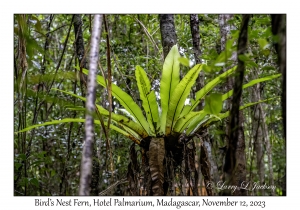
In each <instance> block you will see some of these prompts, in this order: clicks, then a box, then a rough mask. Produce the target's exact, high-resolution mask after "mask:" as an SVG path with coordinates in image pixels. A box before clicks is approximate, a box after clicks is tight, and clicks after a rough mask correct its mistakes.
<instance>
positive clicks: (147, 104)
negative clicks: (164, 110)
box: [135, 66, 160, 134]
mask: <svg viewBox="0 0 300 210" xmlns="http://www.w3.org/2000/svg"><path fill="white" fill-rule="evenodd" d="M135 77H136V81H137V85H138V88H139V92H140V98H141V100H142V101H143V108H144V110H145V112H146V116H147V121H148V124H149V126H150V130H151V132H152V133H153V134H155V130H157V128H158V127H159V123H160V121H159V114H158V105H157V102H156V96H155V92H154V91H151V85H150V81H149V79H148V77H147V75H146V72H145V71H144V69H143V68H142V67H140V66H136V70H135ZM153 125H155V126H157V127H155V128H154V126H153Z"/></svg>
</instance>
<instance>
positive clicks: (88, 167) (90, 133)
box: [79, 15, 102, 195]
mask: <svg viewBox="0 0 300 210" xmlns="http://www.w3.org/2000/svg"><path fill="white" fill-rule="evenodd" d="M101 25H102V15H95V17H94V25H93V31H92V38H91V51H90V65H89V75H88V87H87V99H86V110H87V113H86V118H85V141H84V147H83V152H82V158H81V171H80V186H79V195H90V184H91V176H92V173H91V172H92V161H93V141H94V119H93V116H92V115H93V113H95V99H96V97H95V96H96V84H97V83H96V75H97V74H96V73H97V63H98V57H99V44H100V43H99V42H100V37H101Z"/></svg>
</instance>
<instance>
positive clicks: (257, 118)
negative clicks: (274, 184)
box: [252, 84, 265, 196]
mask: <svg viewBox="0 0 300 210" xmlns="http://www.w3.org/2000/svg"><path fill="white" fill-rule="evenodd" d="M259 87H260V85H259V84H257V85H256V86H255V88H254V91H253V94H252V95H253V100H252V101H260V100H261V99H260V91H259V89H260V88H259ZM264 114H265V113H264V112H261V109H260V108H259V105H257V106H256V107H255V108H254V109H253V118H252V119H253V121H252V125H253V136H254V149H255V152H256V167H257V170H258V177H259V183H260V184H264V183H265V164H264V142H263V131H262V120H261V119H262V116H263V115H264ZM260 193H261V195H262V196H264V195H265V190H264V189H260Z"/></svg>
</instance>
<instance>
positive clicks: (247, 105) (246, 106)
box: [199, 97, 279, 129]
mask: <svg viewBox="0 0 300 210" xmlns="http://www.w3.org/2000/svg"><path fill="white" fill-rule="evenodd" d="M276 98H279V97H274V98H269V99H265V100H260V101H257V102H253V103H248V104H245V105H244V106H240V110H243V109H246V108H248V107H250V106H253V105H256V104H259V103H264V102H268V101H271V100H274V99H276ZM228 116H229V111H227V112H225V113H220V114H218V115H217V116H215V117H213V118H211V119H209V120H208V121H207V122H205V123H204V124H202V125H201V127H200V128H199V129H201V128H202V129H206V128H208V127H209V126H211V125H213V124H214V123H216V122H218V121H220V119H221V120H222V119H224V118H226V117H228Z"/></svg>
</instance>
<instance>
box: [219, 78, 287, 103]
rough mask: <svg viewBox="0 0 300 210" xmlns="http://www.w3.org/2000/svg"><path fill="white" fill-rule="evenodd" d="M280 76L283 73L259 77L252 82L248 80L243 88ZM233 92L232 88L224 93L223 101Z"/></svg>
mask: <svg viewBox="0 0 300 210" xmlns="http://www.w3.org/2000/svg"><path fill="white" fill-rule="evenodd" d="M280 76H281V74H275V75H270V76H267V77H263V78H259V79H254V80H251V81H250V82H248V83H247V84H245V85H243V87H242V88H243V89H246V88H248V87H251V86H253V85H255V84H257V83H260V82H265V81H268V80H272V79H276V78H278V77H280ZM232 94H233V90H230V91H228V92H227V93H225V94H223V95H222V101H225V100H226V99H227V98H229V97H230V96H232Z"/></svg>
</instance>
